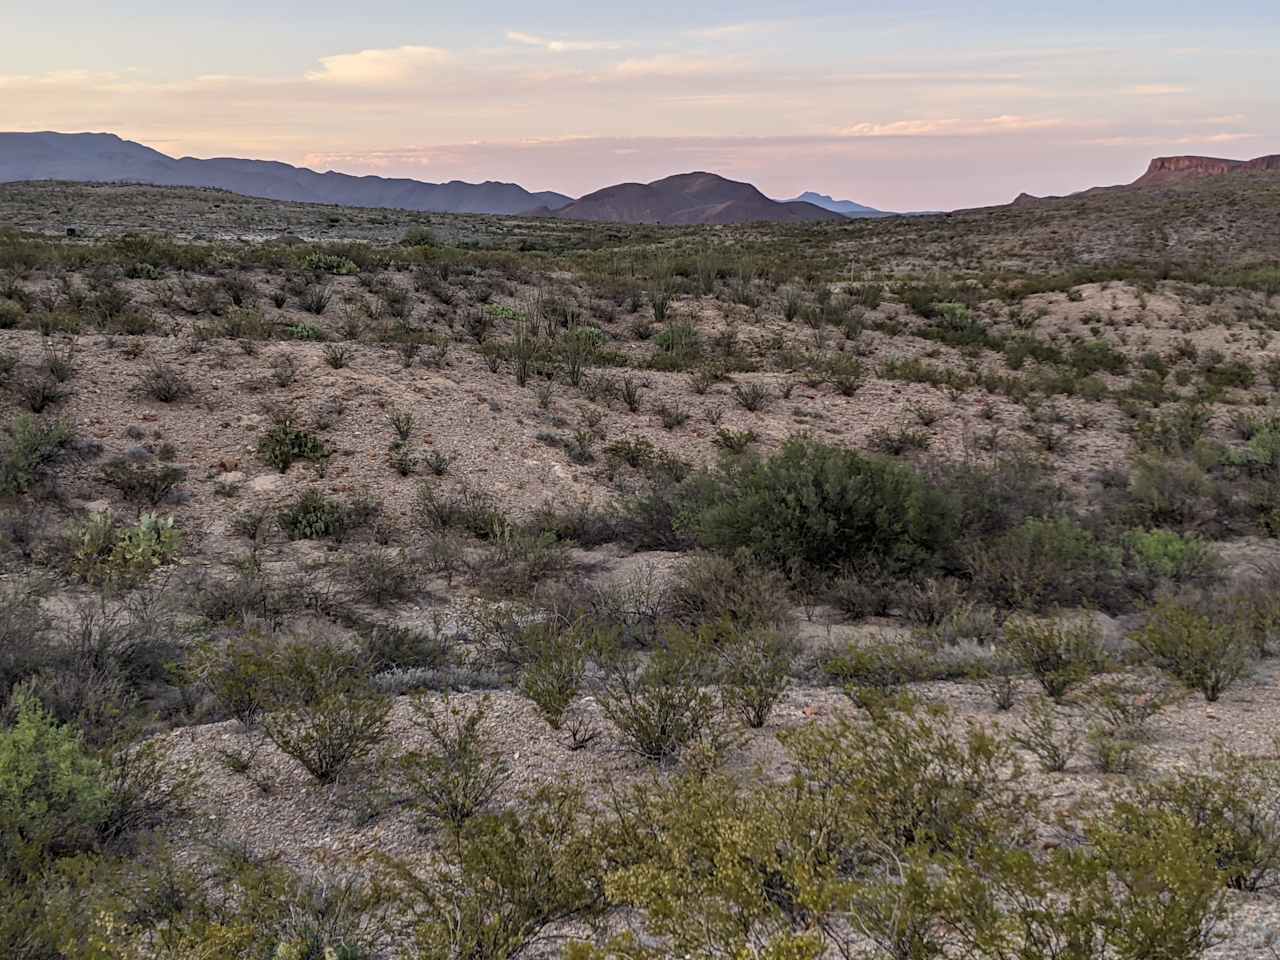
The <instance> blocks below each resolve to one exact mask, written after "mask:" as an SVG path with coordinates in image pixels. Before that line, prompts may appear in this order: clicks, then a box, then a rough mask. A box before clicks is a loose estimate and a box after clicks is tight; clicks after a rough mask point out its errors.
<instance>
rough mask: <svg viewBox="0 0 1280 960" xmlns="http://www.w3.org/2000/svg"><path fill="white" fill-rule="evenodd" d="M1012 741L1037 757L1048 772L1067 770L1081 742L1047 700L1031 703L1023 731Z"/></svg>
mask: <svg viewBox="0 0 1280 960" xmlns="http://www.w3.org/2000/svg"><path fill="white" fill-rule="evenodd" d="M1009 739H1010V740H1012V741H1013V742H1014V743H1016V744H1017V745H1018V746H1020V747H1022V748H1023V749H1024V750H1029V751H1030V752H1031V753H1033V754H1035V756H1036V759H1037V760H1039V761H1040V767H1041V769H1043V770H1044V771H1045V772H1046V773H1058V772H1060V771H1062V770H1065V769H1067V765H1068V764H1069V763H1070V762H1071V758H1072V757H1073V756H1074V755H1075V752H1076V749H1077V747H1078V746H1079V743H1080V737H1079V734H1078V733H1077V731H1076V730H1075V729H1073V728H1072V726H1071V725H1070V724H1069V723H1068V724H1067V725H1066V726H1065V728H1064V727H1063V725H1062V724H1061V723H1060V718H1059V716H1058V712H1057V708H1056V707H1055V706H1054V704H1053V702H1052V701H1050V700H1048V699H1046V698H1044V697H1037V698H1036V699H1035V700H1032V701H1031V704H1030V705H1029V706H1028V708H1027V713H1026V715H1025V716H1024V717H1023V718H1022V723H1021V727H1020V729H1018V730H1015V731H1014V732H1013V733H1012V734H1011V735H1010V738H1009Z"/></svg>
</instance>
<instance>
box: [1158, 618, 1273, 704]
mask: <svg viewBox="0 0 1280 960" xmlns="http://www.w3.org/2000/svg"><path fill="white" fill-rule="evenodd" d="M1133 639H1134V641H1135V642H1136V643H1137V644H1138V646H1139V647H1141V648H1142V649H1143V651H1144V652H1145V653H1146V654H1147V655H1148V656H1149V657H1151V659H1152V660H1153V661H1154V662H1155V663H1156V664H1157V665H1158V666H1159V667H1161V668H1162V669H1164V670H1167V671H1168V672H1169V673H1170V674H1172V675H1173V676H1174V677H1176V678H1177V679H1178V680H1179V681H1180V682H1181V683H1182V684H1183V685H1184V686H1185V687H1186V688H1187V689H1188V690H1199V691H1200V692H1201V693H1202V694H1204V698H1205V700H1207V701H1209V702H1210V703H1213V702H1214V701H1216V700H1217V699H1218V698H1219V697H1220V696H1222V694H1223V692H1224V691H1225V690H1226V689H1227V688H1228V687H1230V686H1231V685H1232V684H1233V683H1235V681H1236V680H1238V679H1239V678H1240V677H1241V676H1243V675H1244V673H1245V671H1246V670H1247V669H1248V666H1249V648H1250V644H1249V637H1248V635H1247V631H1245V630H1243V629H1241V627H1240V625H1239V624H1238V623H1236V622H1234V621H1226V622H1222V621H1214V620H1211V619H1210V618H1209V617H1208V616H1206V615H1205V614H1202V613H1199V612H1197V611H1196V610H1194V609H1192V608H1191V607H1189V606H1186V605H1185V604H1182V603H1180V602H1178V601H1176V600H1164V601H1161V602H1160V603H1158V604H1157V605H1156V606H1155V608H1154V609H1153V610H1152V611H1151V615H1150V617H1149V618H1148V620H1147V624H1146V626H1145V627H1143V629H1141V630H1139V631H1138V632H1137V633H1136V634H1135V635H1134V637H1133Z"/></svg>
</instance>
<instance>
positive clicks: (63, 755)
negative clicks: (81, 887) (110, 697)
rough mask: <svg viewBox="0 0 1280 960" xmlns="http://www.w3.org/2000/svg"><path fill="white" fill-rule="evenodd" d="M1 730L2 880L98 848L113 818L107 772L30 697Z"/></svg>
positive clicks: (21, 696) (22, 697)
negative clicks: (108, 819)
mask: <svg viewBox="0 0 1280 960" xmlns="http://www.w3.org/2000/svg"><path fill="white" fill-rule="evenodd" d="M15 706H16V708H17V721H16V723H15V724H14V726H13V727H12V728H11V729H8V730H0V876H3V877H5V878H20V877H22V876H24V875H26V874H28V873H29V872H32V871H38V870H39V869H40V868H41V866H42V865H43V863H44V862H45V861H46V860H47V859H48V858H50V857H53V856H56V855H59V854H66V853H72V852H75V851H77V850H82V849H84V848H86V847H89V846H91V845H92V844H93V842H94V840H95V837H96V834H97V831H98V828H99V827H100V826H101V824H102V823H103V822H104V821H105V819H106V817H107V814H108V811H109V796H108V792H107V789H106V786H105V785H104V783H103V771H102V767H101V765H100V764H99V763H98V761H97V760H95V759H94V758H93V757H92V756H90V755H89V754H88V753H87V752H86V751H85V749H84V747H83V745H82V744H81V742H80V738H79V736H78V735H77V734H76V733H75V732H74V731H73V730H72V729H71V728H70V727H64V726H59V725H58V724H57V723H56V722H54V720H53V718H52V717H50V716H49V714H47V713H45V711H44V709H43V708H42V707H41V706H40V704H39V703H38V702H37V701H36V699H35V698H34V697H33V696H31V695H30V694H29V693H25V692H20V693H18V695H17V696H16V697H15Z"/></svg>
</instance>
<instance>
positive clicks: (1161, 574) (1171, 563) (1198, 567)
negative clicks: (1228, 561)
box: [1124, 530, 1221, 583]
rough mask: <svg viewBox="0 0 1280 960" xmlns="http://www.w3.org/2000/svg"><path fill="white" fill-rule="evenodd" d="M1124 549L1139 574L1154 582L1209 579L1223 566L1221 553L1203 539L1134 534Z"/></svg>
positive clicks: (1164, 533) (1148, 532)
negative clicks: (1219, 554) (1221, 564)
mask: <svg viewBox="0 0 1280 960" xmlns="http://www.w3.org/2000/svg"><path fill="white" fill-rule="evenodd" d="M1124 545H1125V547H1126V548H1127V549H1128V551H1129V556H1130V561H1131V563H1132V564H1133V566H1134V567H1135V568H1136V569H1137V571H1138V572H1139V573H1141V574H1142V575H1143V576H1146V577H1149V578H1151V579H1153V580H1171V581H1173V582H1174V583H1184V582H1186V581H1188V580H1196V579H1203V578H1208V577H1212V576H1213V575H1214V574H1215V573H1216V572H1217V569H1218V567H1219V565H1220V563H1221V561H1220V558H1219V556H1218V553H1217V551H1216V550H1214V549H1213V547H1212V546H1211V545H1210V544H1208V543H1206V542H1205V541H1204V540H1202V539H1201V538H1200V537H1197V536H1184V535H1182V534H1178V533H1174V532H1173V531H1171V530H1131V531H1129V533H1128V534H1126V536H1125V538H1124Z"/></svg>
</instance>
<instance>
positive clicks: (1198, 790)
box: [1134, 748, 1280, 890]
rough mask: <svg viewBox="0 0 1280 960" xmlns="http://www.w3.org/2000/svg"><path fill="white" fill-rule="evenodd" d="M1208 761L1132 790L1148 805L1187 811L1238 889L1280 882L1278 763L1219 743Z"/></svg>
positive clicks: (1183, 813)
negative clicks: (1246, 754) (1225, 747)
mask: <svg viewBox="0 0 1280 960" xmlns="http://www.w3.org/2000/svg"><path fill="white" fill-rule="evenodd" d="M1204 760H1205V762H1203V763H1199V764H1196V765H1195V766H1193V767H1190V768H1188V769H1183V770H1179V771H1177V772H1176V773H1173V774H1170V775H1167V776H1164V777H1161V778H1158V779H1154V780H1150V781H1147V782H1145V783H1143V784H1140V785H1139V786H1137V787H1136V788H1135V791H1134V802H1135V803H1136V804H1137V805H1138V806H1139V807H1141V808H1142V809H1145V810H1162V811H1166V812H1168V813H1171V814H1175V815H1177V816H1180V817H1183V818H1185V819H1186V820H1187V822H1188V823H1190V824H1191V825H1192V827H1193V828H1194V829H1195V832H1196V835H1197V836H1198V837H1199V838H1201V840H1202V841H1203V842H1206V843H1208V844H1209V846H1210V848H1211V850H1212V852H1213V857H1214V860H1215V862H1216V864H1217V868H1218V869H1219V870H1221V871H1222V872H1223V873H1224V874H1225V875H1226V878H1227V883H1228V884H1229V885H1230V886H1232V887H1234V888H1235V889H1237V890H1262V889H1268V888H1273V887H1275V886H1276V885H1277V884H1280V763H1278V762H1277V761H1276V760H1275V759H1273V758H1263V757H1246V756H1241V755H1240V754H1236V753H1232V752H1230V751H1228V750H1225V749H1222V748H1219V749H1217V750H1215V751H1214V752H1213V753H1212V754H1211V755H1210V756H1209V757H1208V758H1204Z"/></svg>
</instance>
